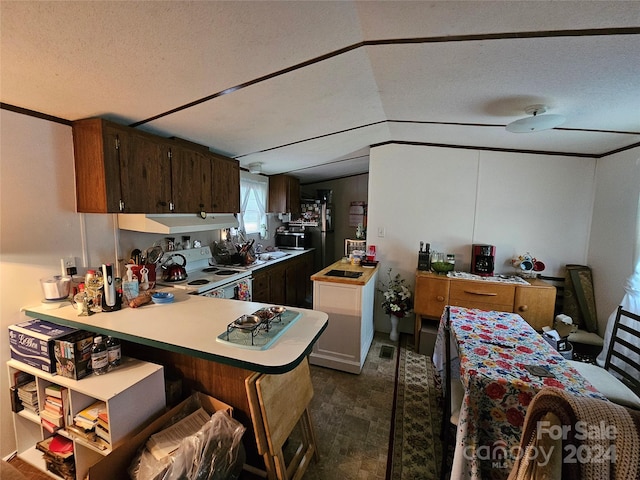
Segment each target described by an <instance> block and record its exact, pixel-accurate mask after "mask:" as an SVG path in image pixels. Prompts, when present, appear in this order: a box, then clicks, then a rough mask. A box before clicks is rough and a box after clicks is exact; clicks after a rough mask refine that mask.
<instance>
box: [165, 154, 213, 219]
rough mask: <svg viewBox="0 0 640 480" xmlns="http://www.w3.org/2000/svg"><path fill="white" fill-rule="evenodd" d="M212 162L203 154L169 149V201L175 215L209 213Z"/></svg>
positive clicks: (211, 204) (211, 205)
mask: <svg viewBox="0 0 640 480" xmlns="http://www.w3.org/2000/svg"><path fill="white" fill-rule="evenodd" d="M211 175H212V159H211V157H210V156H209V155H207V154H206V153H203V152H200V151H197V150H194V149H190V148H184V147H180V146H173V147H171V198H172V200H173V204H174V211H175V212H176V213H198V212H212V211H213V202H212V179H211Z"/></svg>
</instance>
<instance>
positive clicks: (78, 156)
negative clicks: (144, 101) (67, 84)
mask: <svg viewBox="0 0 640 480" xmlns="http://www.w3.org/2000/svg"><path fill="white" fill-rule="evenodd" d="M73 146H74V156H75V170H76V198H77V211H78V212H86V213H172V212H173V213H197V212H202V211H205V212H207V213H238V212H239V211H240V168H239V164H238V161H237V160H234V159H231V158H227V157H224V156H222V155H218V154H213V153H211V152H209V151H208V149H207V147H204V146H197V145H195V144H190V142H184V141H180V140H179V139H167V138H163V137H159V136H157V135H153V134H150V133H147V132H144V131H141V130H137V129H134V128H130V127H127V126H124V125H118V124H116V123H113V122H110V121H108V120H104V119H101V118H89V119H85V120H78V121H76V122H74V123H73Z"/></svg>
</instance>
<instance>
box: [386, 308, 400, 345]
mask: <svg viewBox="0 0 640 480" xmlns="http://www.w3.org/2000/svg"><path fill="white" fill-rule="evenodd" d="M389 319H390V320H391V333H390V334H389V339H390V340H391V341H392V342H396V341H398V338H399V337H400V335H399V334H398V322H399V321H400V319H399V318H398V317H396V316H395V315H389Z"/></svg>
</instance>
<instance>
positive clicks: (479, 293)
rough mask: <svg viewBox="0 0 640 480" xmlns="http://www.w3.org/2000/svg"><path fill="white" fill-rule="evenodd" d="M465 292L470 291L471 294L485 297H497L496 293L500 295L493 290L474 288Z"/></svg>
mask: <svg viewBox="0 0 640 480" xmlns="http://www.w3.org/2000/svg"><path fill="white" fill-rule="evenodd" d="M464 293H469V294H471V295H482V296H485V297H495V296H496V295H498V294H497V293H491V292H474V291H473V290H465V291H464Z"/></svg>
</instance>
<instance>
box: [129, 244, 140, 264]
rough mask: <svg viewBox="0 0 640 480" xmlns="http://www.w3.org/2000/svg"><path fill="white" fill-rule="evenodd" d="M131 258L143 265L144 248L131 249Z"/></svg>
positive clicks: (135, 262)
mask: <svg viewBox="0 0 640 480" xmlns="http://www.w3.org/2000/svg"><path fill="white" fill-rule="evenodd" d="M131 260H132V261H133V263H134V264H136V265H141V264H142V250H140V249H139V248H134V249H133V250H131Z"/></svg>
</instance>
